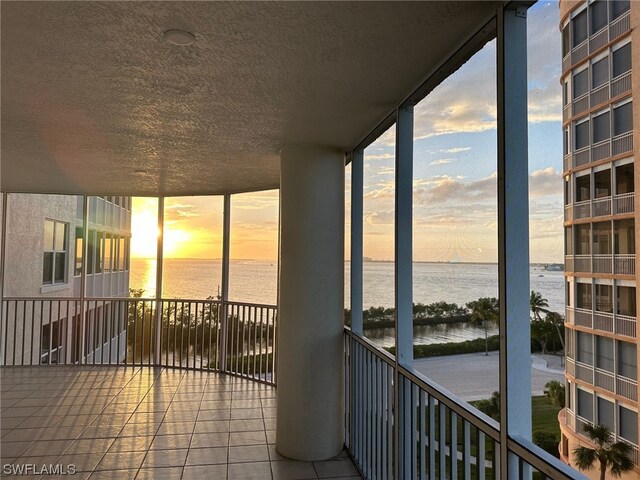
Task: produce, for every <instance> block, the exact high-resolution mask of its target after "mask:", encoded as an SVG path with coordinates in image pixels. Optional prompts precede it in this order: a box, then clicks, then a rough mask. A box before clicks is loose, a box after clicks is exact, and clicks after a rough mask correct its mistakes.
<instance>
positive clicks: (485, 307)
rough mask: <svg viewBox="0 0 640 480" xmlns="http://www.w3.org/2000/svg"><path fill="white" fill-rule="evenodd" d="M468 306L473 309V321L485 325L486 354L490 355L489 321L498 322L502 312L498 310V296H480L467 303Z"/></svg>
mask: <svg viewBox="0 0 640 480" xmlns="http://www.w3.org/2000/svg"><path fill="white" fill-rule="evenodd" d="M467 308H469V309H470V310H471V322H472V323H477V324H481V325H482V326H484V354H485V355H489V337H488V335H487V324H488V322H493V323H497V322H498V320H499V318H500V314H499V310H498V299H497V298H480V299H478V300H475V301H473V302H469V303H467Z"/></svg>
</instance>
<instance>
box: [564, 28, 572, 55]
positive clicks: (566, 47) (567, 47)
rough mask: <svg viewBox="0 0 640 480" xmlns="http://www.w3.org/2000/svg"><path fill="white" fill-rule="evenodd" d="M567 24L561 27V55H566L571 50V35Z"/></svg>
mask: <svg viewBox="0 0 640 480" xmlns="http://www.w3.org/2000/svg"><path fill="white" fill-rule="evenodd" d="M569 32H570V28H569V24H567V25H565V27H564V28H563V29H562V56H563V57H566V56H567V55H568V53H569V52H570V51H571V36H570V33H569Z"/></svg>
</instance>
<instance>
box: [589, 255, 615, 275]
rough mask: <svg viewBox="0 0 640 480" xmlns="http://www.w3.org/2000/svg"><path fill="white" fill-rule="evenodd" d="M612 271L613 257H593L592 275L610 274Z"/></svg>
mask: <svg viewBox="0 0 640 480" xmlns="http://www.w3.org/2000/svg"><path fill="white" fill-rule="evenodd" d="M612 271H613V255H611V254H608V255H600V254H598V255H596V254H594V255H593V272H594V273H611V272H612Z"/></svg>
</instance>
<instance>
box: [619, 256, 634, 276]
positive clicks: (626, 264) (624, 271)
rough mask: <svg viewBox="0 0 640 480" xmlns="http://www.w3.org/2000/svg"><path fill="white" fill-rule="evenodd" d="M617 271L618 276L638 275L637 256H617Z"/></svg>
mask: <svg viewBox="0 0 640 480" xmlns="http://www.w3.org/2000/svg"><path fill="white" fill-rule="evenodd" d="M614 264H615V271H614V273H616V274H618V275H635V274H636V255H635V253H630V254H616V255H615V256H614Z"/></svg>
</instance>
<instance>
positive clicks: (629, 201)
mask: <svg viewBox="0 0 640 480" xmlns="http://www.w3.org/2000/svg"><path fill="white" fill-rule="evenodd" d="M634 200H635V194H634V192H630V193H623V194H620V195H616V196H615V197H613V213H614V215H619V214H623V213H633V212H634V210H635V206H634Z"/></svg>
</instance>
